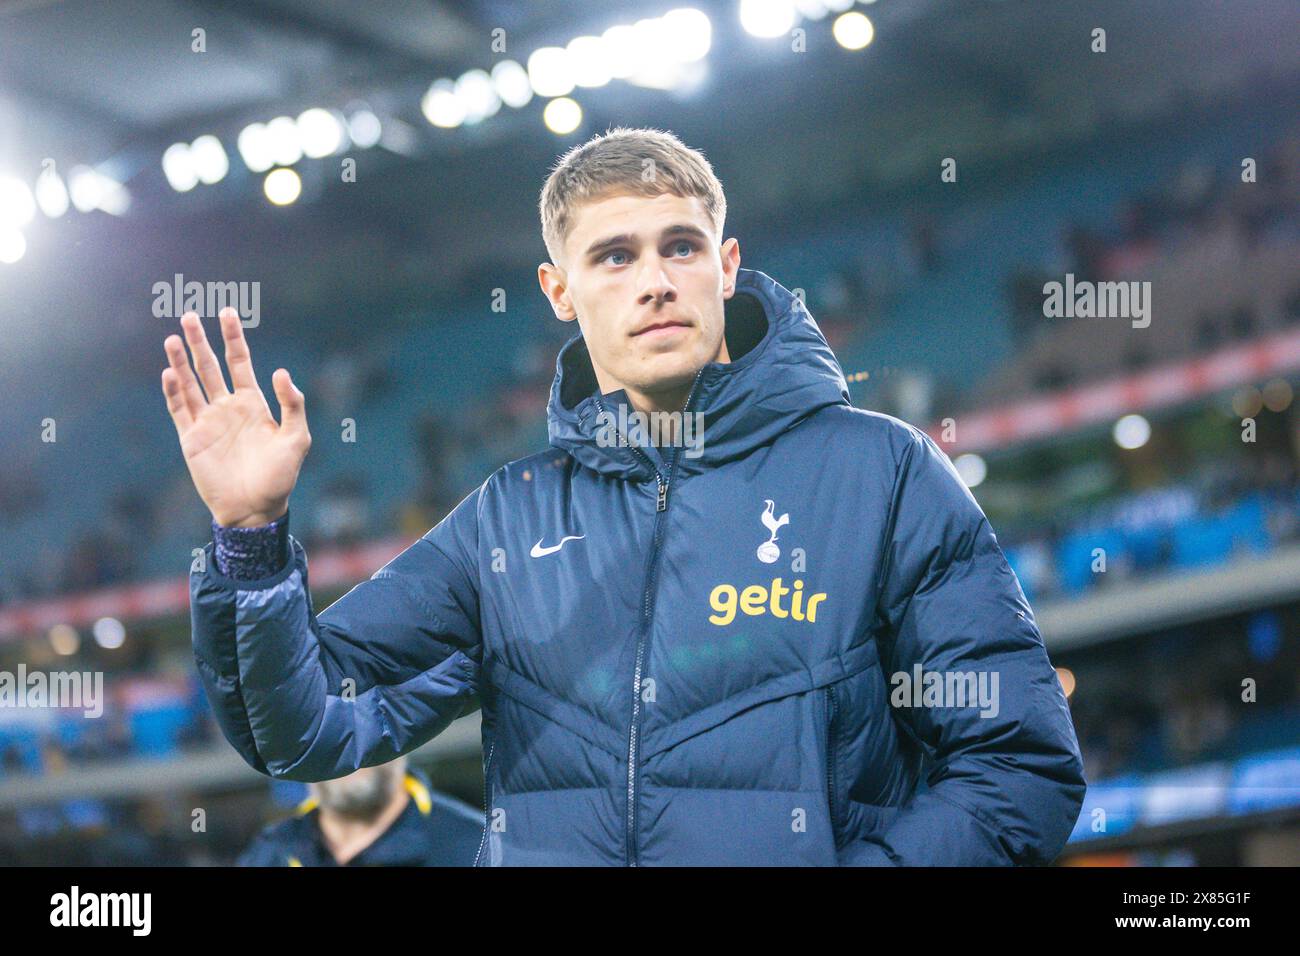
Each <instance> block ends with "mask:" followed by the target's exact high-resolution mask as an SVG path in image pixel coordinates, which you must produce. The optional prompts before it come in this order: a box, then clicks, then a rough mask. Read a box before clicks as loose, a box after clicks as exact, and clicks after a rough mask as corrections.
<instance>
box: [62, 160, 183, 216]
mask: <svg viewBox="0 0 1300 956" xmlns="http://www.w3.org/2000/svg"><path fill="white" fill-rule="evenodd" d="M178 145H181V146H184V145H185V144H184V143H180V144H178ZM185 148H186V151H187V155H188V150H189V147H188V146H186V147H185ZM164 171H165V167H164ZM190 171H191V173H192V172H193V166H191V167H190ZM196 182H197V179H196ZM190 188H191V189H192V188H194V187H193V186H191V187H190ZM183 191H184V190H182V192H183ZM68 193H69V195H70V196H71V197H72V205H73V206H75V207H76V208H77V211H78V212H91V211H93V210H95V209H99V210H101V211H103V212H106V213H108V214H109V215H111V216H120V215H122V213H124V212H126V210H127V207H128V206H130V204H131V197H130V195H129V194H128V193H127V191H126V187H125V186H123V185H122V184H121V183H119V182H118V181H117V180H115V179H113V178H112V177H110V176H105V175H104V174H103V173H101V172H99V171H98V170H95V169H91V168H90V167H89V166H76V167H74V168H73V170H72V172H70V173H68Z"/></svg>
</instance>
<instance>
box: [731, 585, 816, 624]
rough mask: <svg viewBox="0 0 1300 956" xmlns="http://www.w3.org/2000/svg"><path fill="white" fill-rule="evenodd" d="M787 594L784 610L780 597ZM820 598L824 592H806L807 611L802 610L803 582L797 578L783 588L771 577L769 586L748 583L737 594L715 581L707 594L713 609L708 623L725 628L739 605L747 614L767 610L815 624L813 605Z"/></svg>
mask: <svg viewBox="0 0 1300 956" xmlns="http://www.w3.org/2000/svg"><path fill="white" fill-rule="evenodd" d="M787 595H789V596H790V606H789V608H788V609H787V608H786V607H783V606H782V604H781V599H782V598H783V597H785V596H787ZM824 600H826V595H825V594H824V593H818V594H810V595H808V610H807V611H806V612H805V611H804V603H803V602H804V593H803V581H801V580H799V579H798V578H795V581H794V587H793V588H788V587H785V586H784V585H783V584H782V583H781V579H780V578H773V579H772V584H771V587H763V585H761V584H751V585H750V586H749V587H747V588H745V590H743V591H740V592H739V593H737V591H736V588H735V587H734V586H733V585H730V584H719V585H718V586H717V587H716V588H714V589H713V593H711V594H710V595H709V605H710V606H711V607H712V608H713V610H715V611H717V613H716V614H710V615H709V623H710V624H716V625H718V626H719V627H726V626H727V625H728V624H730V623H731V622H732V621H734V620H735V619H736V608H737V607H739V608H740V610H741V611H742V612H743V613H745V614H748V615H749V616H750V617H758V616H759V615H760V614H767V613H769V612H771V614H772V616H773V617H791V618H794V619H795V620H796V621H808V622H809V623H813V624H815V623H816V622H817V605H818V604H820V603H821V602H822V601H824Z"/></svg>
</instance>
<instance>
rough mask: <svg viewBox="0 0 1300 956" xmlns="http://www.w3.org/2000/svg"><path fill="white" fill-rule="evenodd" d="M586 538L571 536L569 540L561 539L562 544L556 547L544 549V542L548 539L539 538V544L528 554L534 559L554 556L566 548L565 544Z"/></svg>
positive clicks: (579, 535) (576, 535) (581, 535)
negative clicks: (549, 555)
mask: <svg viewBox="0 0 1300 956" xmlns="http://www.w3.org/2000/svg"><path fill="white" fill-rule="evenodd" d="M585 537H586V535H585V534H571V535H569V536H568V537H567V538H561V539H560V543H559V544H557V545H555V547H553V548H543V547H542V542H543V541H545V540H546V539H545V538H538V539H537V543H536V544H535V545H533V550H532V551H529V552H528V553H529V554H530V555H532V556H533V557H534V558H544V557H546V556H547V555H548V554H554V553H555V552H556V551H559V550H560V549H561V548H562V547H564V543H565V542H566V541H581V540H582V539H583V538H585Z"/></svg>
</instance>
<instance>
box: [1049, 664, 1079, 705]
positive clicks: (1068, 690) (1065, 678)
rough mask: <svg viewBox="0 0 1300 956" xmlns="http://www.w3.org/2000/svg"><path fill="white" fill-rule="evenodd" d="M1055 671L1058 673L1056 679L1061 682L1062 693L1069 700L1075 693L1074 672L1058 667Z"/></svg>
mask: <svg viewBox="0 0 1300 956" xmlns="http://www.w3.org/2000/svg"><path fill="white" fill-rule="evenodd" d="M1053 670H1055V671H1056V679H1057V680H1059V681H1060V682H1061V691H1062V692H1063V693H1064V694H1065V696H1066V698H1067V699H1068V698H1069V697H1070V695H1071V694H1073V693H1074V684H1075V680H1074V671H1072V670H1070V669H1069V668H1068V667H1056V668H1053Z"/></svg>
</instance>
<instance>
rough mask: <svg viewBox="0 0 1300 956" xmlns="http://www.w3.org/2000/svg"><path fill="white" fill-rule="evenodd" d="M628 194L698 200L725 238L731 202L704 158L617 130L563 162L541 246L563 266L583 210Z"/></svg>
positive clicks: (661, 136)
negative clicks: (567, 245)
mask: <svg viewBox="0 0 1300 956" xmlns="http://www.w3.org/2000/svg"><path fill="white" fill-rule="evenodd" d="M628 193H631V194H633V195H638V196H648V197H654V196H660V195H663V194H664V193H672V194H673V195H674V196H681V197H682V198H683V199H687V198H690V197H692V196H695V197H698V198H699V199H700V200H701V201H703V203H704V208H705V209H706V210H707V211H708V214H709V218H710V219H712V221H713V226H714V229H715V230H716V232H717V235H718V237H719V238H721V236H722V227H723V224H724V223H725V222H726V219H727V200H726V197H725V196H724V195H723V193H722V183H720V182H719V181H718V177H717V176H715V175H714V173H713V167H712V166H710V165H709V161H708V160H707V159H705V158H704V154H703V153H701V152H699V151H698V150H694V149H689V148H688V147H687V146H686V145H685V144H683V143H682V141H681V140H680V139H678V138H677V137H676V136H674V135H673V134H672V133H668V132H664V131H663V130H657V129H628V128H626V127H622V126H618V127H615V128H613V129H610V130H607V131H606V132H605V133H603V134H602V135H599V136H594V137H592V138H591V139H589V140H587V142H585V143H583V144H582V145H580V146H575V147H573V148H572V149H570V150H569V151H568V152H566V153H565V154H564V155H563V156H561V157H560V158H559V159H558V160H557V161H556V163H555V166H554V167H553V168H552V170H551V174H550V175H549V176H548V177H547V179H546V185H544V186H543V187H542V196H541V200H540V202H539V203H538V206H539V210H540V212H541V216H542V241H543V242H544V243H546V251H547V253H548V254H549V255H550V257H551V262H553V263H559V261H560V254H561V253H562V252H563V250H564V243H565V240H567V239H568V237H569V230H570V229H572V228H573V222H574V218H575V215H576V212H577V209H578V207H579V206H580V205H582V204H583V203H587V202H591V201H593V200H596V199H605V198H607V197H609V196H616V195H621V194H628Z"/></svg>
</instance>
